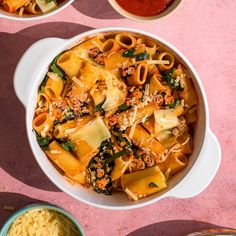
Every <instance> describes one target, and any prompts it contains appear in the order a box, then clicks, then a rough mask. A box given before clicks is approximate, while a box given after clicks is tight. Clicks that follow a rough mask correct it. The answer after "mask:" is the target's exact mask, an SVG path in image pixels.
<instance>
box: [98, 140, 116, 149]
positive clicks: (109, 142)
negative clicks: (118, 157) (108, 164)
mask: <svg viewBox="0 0 236 236" xmlns="http://www.w3.org/2000/svg"><path fill="white" fill-rule="evenodd" d="M104 147H106V148H108V149H111V150H112V149H113V145H112V142H111V141H110V140H109V139H107V140H105V141H103V142H102V144H101V146H100V150H101V151H103V148H104Z"/></svg>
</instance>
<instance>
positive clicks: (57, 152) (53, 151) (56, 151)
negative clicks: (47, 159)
mask: <svg viewBox="0 0 236 236" xmlns="http://www.w3.org/2000/svg"><path fill="white" fill-rule="evenodd" d="M50 152H51V153H52V154H60V153H61V151H60V150H56V149H54V150H51V151H50Z"/></svg>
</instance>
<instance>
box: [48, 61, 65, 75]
mask: <svg viewBox="0 0 236 236" xmlns="http://www.w3.org/2000/svg"><path fill="white" fill-rule="evenodd" d="M51 69H52V71H53V72H54V73H56V74H58V75H59V76H60V77H61V78H63V77H64V74H63V72H62V71H61V70H60V69H59V67H58V66H57V65H56V64H53V65H52V66H51Z"/></svg>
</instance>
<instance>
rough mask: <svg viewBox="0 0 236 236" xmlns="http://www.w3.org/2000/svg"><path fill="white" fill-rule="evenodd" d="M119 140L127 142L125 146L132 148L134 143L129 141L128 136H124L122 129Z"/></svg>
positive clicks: (119, 132)
mask: <svg viewBox="0 0 236 236" xmlns="http://www.w3.org/2000/svg"><path fill="white" fill-rule="evenodd" d="M118 141H119V142H120V143H122V142H125V143H126V144H125V146H124V147H125V148H132V144H131V143H130V142H129V140H128V139H127V138H125V137H123V135H122V132H121V131H118Z"/></svg>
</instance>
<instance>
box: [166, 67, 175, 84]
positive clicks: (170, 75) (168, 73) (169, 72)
mask: <svg viewBox="0 0 236 236" xmlns="http://www.w3.org/2000/svg"><path fill="white" fill-rule="evenodd" d="M174 71H175V69H173V68H172V69H170V70H169V71H168V72H167V73H166V74H165V75H164V79H165V81H166V82H167V84H168V85H170V84H171V79H172V77H173V74H174Z"/></svg>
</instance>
